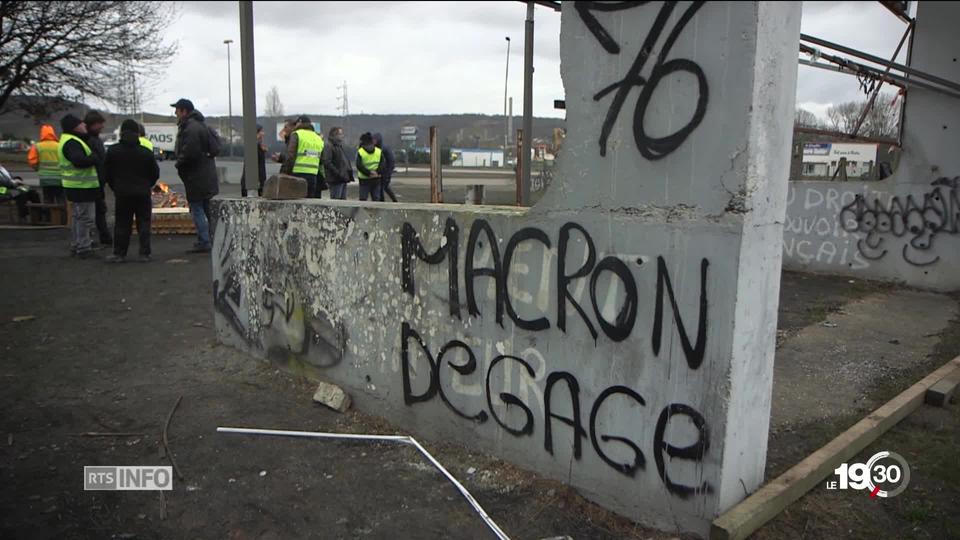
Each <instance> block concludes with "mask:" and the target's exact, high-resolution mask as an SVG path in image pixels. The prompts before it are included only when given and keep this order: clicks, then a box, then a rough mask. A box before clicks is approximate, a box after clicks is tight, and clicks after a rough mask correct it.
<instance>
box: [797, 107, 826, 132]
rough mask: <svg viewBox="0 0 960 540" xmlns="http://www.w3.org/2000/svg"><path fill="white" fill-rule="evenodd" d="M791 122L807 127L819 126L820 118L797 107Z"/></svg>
mask: <svg viewBox="0 0 960 540" xmlns="http://www.w3.org/2000/svg"><path fill="white" fill-rule="evenodd" d="M793 124H794V125H795V126H800V127H809V128H819V127H820V126H821V124H820V119H819V118H817V115H815V114H813V113H812V112H810V111H808V110H806V109H797V111H796V113H795V115H794V118H793Z"/></svg>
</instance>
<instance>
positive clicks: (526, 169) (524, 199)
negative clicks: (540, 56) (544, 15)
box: [518, 2, 534, 206]
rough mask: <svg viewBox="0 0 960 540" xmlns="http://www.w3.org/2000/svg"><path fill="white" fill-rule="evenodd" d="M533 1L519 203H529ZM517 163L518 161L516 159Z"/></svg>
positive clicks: (525, 51) (525, 45)
mask: <svg viewBox="0 0 960 540" xmlns="http://www.w3.org/2000/svg"><path fill="white" fill-rule="evenodd" d="M533 6H534V4H533V2H527V20H526V23H525V28H524V39H523V135H524V137H523V148H522V151H523V162H522V163H523V177H522V181H523V183H522V185H521V186H520V189H521V191H520V196H521V200H520V203H521V205H522V206H527V205H528V204H529V203H530V143H531V142H532V140H533ZM518 163H519V161H518Z"/></svg>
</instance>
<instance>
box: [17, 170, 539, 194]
mask: <svg viewBox="0 0 960 540" xmlns="http://www.w3.org/2000/svg"><path fill="white" fill-rule="evenodd" d="M173 164H174V162H173V161H161V162H160V180H161V181H162V182H165V183H167V184H169V185H170V187H171V188H172V189H173V190H175V191H181V192H182V191H183V183H182V182H181V181H180V178H179V177H178V176H177V171H176V169H175V168H174V166H173ZM217 166H218V167H222V168H224V169H225V171H224V178H225V180H226V181H225V182H221V185H220V194H221V195H222V196H229V197H235V196H239V195H240V176H241V173H242V171H243V164H242V163H241V162H240V161H232V160H217ZM279 171H280V165H279V164H278V163H273V162H269V163H267V176H268V177H269V176H270V175H273V174H276V173H278V172H279ZM11 172H12V173H13V174H14V175H17V176H20V177H22V178H23V180H24V182H25V183H27V184H28V185H32V186H36V185H39V179H38V178H37V174H36V173H35V172H33V171H24V170H16V171H11ZM443 174H444V178H443V186H444V189H443V197H444V202H451V203H462V202H464V201H465V199H466V191H467V188H468V187H469V186H473V185H483V186H484V190H485V202H486V203H487V204H493V205H513V204H515V201H516V195H515V193H516V187H515V179H514V174H513V172H512V171H510V170H478V169H454V168H450V167H448V168H446V169H444V172H443ZM392 186H394V188H393V189H394V192H395V193H396V194H397V198H398V199H399V201H400V202H429V201H430V169H429V168H423V167H411V168H410V169H409V170H407V169H406V168H401V169H398V171H397V175H396V176H395V177H394V178H393V182H392ZM250 187H252V186H248V189H250ZM358 189H359V188H358V185H357V183H352V184H350V185H349V186H348V187H347V198H349V199H356V198H357V197H358V195H359V194H358ZM251 191H252V192H253V193H254V194H255V193H256V189H255V187H253V189H251ZM541 196H542V193H533V194H532V199H533V202H536V201H538V200H539V199H540V197H541Z"/></svg>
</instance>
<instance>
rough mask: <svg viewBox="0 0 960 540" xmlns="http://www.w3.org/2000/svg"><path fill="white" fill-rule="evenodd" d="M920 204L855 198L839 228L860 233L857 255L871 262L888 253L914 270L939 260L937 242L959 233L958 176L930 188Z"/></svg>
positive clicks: (904, 198) (907, 198)
mask: <svg viewBox="0 0 960 540" xmlns="http://www.w3.org/2000/svg"><path fill="white" fill-rule="evenodd" d="M931 185H932V186H933V187H932V188H931V189H930V191H928V192H926V193H924V194H923V195H922V197H923V198H922V200H920V198H919V197H914V196H913V195H906V196H896V197H891V198H890V200H889V201H888V202H887V203H886V204H884V203H882V202H881V201H880V199H879V198H876V197H874V198H873V200H872V201H869V200H867V199H866V198H864V196H863V195H857V196H856V198H855V199H854V200H853V202H851V203H850V204H848V205H846V206H844V207H843V209H842V210H841V211H840V224H841V226H842V227H843V229H844V230H845V231H847V232H851V233H854V232H855V233H862V234H863V236H862V237H861V238H860V239H859V240H858V241H857V249H858V250H859V251H860V254H861V255H862V256H863V257H864V258H866V259H869V260H871V261H876V260H880V259H883V258H884V257H886V256H887V254H888V253H890V252H891V251H894V252H898V253H899V254H900V256H901V257H903V260H904V261H906V262H907V263H909V264H911V265H914V266H929V265H932V264H936V263H937V262H938V261H939V260H940V255H938V254H937V252H936V249H935V244H936V239H937V238H938V237H940V236H941V235H943V234H948V235H949V234H957V232H960V194H958V192H957V187H958V186H960V176H956V177H953V178H940V179H938V180H936V181H934V182H933V183H932V184H931Z"/></svg>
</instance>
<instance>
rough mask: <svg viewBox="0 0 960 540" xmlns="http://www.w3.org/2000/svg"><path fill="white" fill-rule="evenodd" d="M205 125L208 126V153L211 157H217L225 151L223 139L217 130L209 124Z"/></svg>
mask: <svg viewBox="0 0 960 540" xmlns="http://www.w3.org/2000/svg"><path fill="white" fill-rule="evenodd" d="M204 127H206V128H207V154H208V155H209V156H210V157H217V156H219V155H220V152H221V151H223V139H221V138H220V134H219V133H217V130H215V129H213V128H212V127H210V126H207V125H204Z"/></svg>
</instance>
